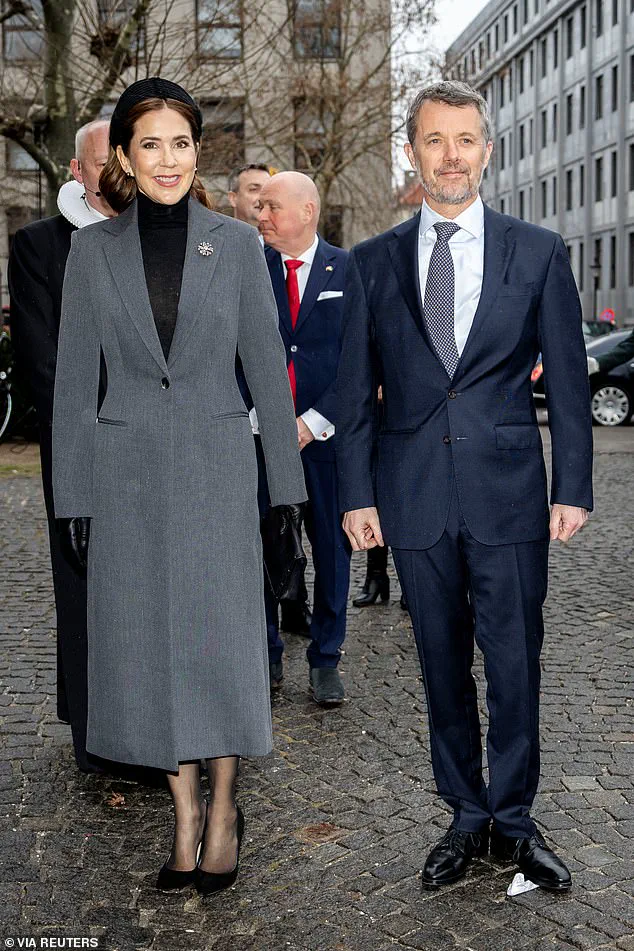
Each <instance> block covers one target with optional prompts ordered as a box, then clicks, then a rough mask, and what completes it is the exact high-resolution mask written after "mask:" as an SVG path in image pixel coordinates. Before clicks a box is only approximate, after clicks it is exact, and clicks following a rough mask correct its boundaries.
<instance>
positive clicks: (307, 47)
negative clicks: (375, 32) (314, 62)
mask: <svg viewBox="0 0 634 951" xmlns="http://www.w3.org/2000/svg"><path fill="white" fill-rule="evenodd" d="M212 2H216V3H218V0H212ZM221 2H222V3H224V2H225V0H221ZM293 42H294V46H295V56H296V58H297V59H339V57H340V55H341V4H339V3H337V2H336V0H295V3H294V14H293Z"/></svg>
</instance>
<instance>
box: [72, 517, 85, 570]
mask: <svg viewBox="0 0 634 951" xmlns="http://www.w3.org/2000/svg"><path fill="white" fill-rule="evenodd" d="M68 540H69V541H70V547H71V548H72V550H73V555H74V556H75V558H76V560H77V564H78V565H79V566H80V568H86V567H87V566H88V542H89V540H90V519H89V518H84V517H81V518H71V519H70V520H69V522H68Z"/></svg>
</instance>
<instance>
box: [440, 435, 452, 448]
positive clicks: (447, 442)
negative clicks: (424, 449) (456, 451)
mask: <svg viewBox="0 0 634 951" xmlns="http://www.w3.org/2000/svg"><path fill="white" fill-rule="evenodd" d="M442 441H443V442H444V444H445V446H448V445H449V443H450V442H451V436H443V437H442Z"/></svg>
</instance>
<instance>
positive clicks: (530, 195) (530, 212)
mask: <svg viewBox="0 0 634 951" xmlns="http://www.w3.org/2000/svg"><path fill="white" fill-rule="evenodd" d="M527 215H528V219H529V221H532V220H533V186H532V185H531V187H530V188H529V189H528V209H527Z"/></svg>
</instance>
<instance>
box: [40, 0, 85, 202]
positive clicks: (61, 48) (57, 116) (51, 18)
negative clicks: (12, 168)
mask: <svg viewBox="0 0 634 951" xmlns="http://www.w3.org/2000/svg"><path fill="white" fill-rule="evenodd" d="M76 5H77V0H43V4H42V6H43V12H44V22H45V25H46V38H47V44H46V52H45V56H46V60H45V65H44V104H45V108H46V124H45V140H46V151H47V152H48V155H49V158H50V159H51V162H52V165H53V168H52V169H50V170H49V171H48V172H47V174H46V181H47V185H48V196H47V210H48V213H49V214H55V212H56V199H57V192H58V190H59V188H60V187H61V185H62V184H63V182H64V181H66V178H67V175H68V162H69V160H70V158H71V157H72V156H73V155H74V152H75V131H76V129H75V122H76V111H77V110H76V103H75V98H74V95H73V82H72V67H71V64H72V55H71V53H72V51H71V40H72V35H73V22H74V18H75V9H76Z"/></svg>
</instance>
